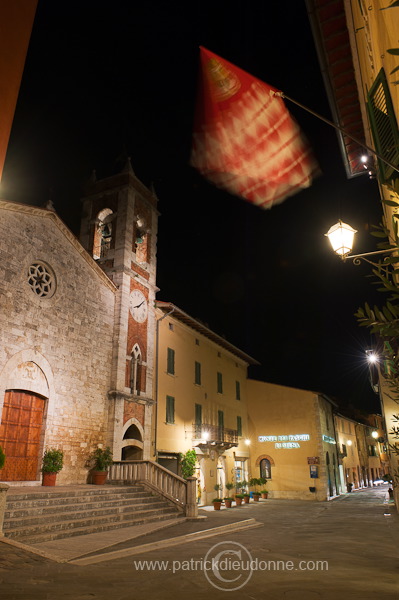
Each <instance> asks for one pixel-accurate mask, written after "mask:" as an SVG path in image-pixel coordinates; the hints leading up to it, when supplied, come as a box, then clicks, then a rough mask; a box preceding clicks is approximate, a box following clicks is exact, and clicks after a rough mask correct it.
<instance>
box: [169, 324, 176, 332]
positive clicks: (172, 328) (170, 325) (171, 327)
mask: <svg viewBox="0 0 399 600" xmlns="http://www.w3.org/2000/svg"><path fill="white" fill-rule="evenodd" d="M174 329H175V328H174V326H173V323H169V331H174Z"/></svg>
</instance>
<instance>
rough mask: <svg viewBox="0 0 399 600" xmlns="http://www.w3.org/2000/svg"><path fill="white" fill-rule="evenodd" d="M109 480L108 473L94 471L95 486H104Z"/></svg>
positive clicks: (92, 473) (92, 480) (93, 481)
mask: <svg viewBox="0 0 399 600" xmlns="http://www.w3.org/2000/svg"><path fill="white" fill-rule="evenodd" d="M106 480H107V471H92V472H91V482H92V483H93V484H94V485H104V483H105V482H106Z"/></svg>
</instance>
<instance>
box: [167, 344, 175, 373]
mask: <svg viewBox="0 0 399 600" xmlns="http://www.w3.org/2000/svg"><path fill="white" fill-rule="evenodd" d="M167 372H168V373H169V375H174V374H175V351H174V350H172V348H168V364H167Z"/></svg>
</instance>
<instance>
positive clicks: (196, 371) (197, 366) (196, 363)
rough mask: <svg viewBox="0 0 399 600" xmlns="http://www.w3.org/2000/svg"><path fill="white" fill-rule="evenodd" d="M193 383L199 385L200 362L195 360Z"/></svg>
mask: <svg viewBox="0 0 399 600" xmlns="http://www.w3.org/2000/svg"><path fill="white" fill-rule="evenodd" d="M194 383H195V384H196V385H201V363H199V362H197V361H195V372H194Z"/></svg>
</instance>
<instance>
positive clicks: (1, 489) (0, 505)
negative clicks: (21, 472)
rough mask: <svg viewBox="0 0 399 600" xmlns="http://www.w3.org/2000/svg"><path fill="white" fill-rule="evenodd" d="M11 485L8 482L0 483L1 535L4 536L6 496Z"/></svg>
mask: <svg viewBox="0 0 399 600" xmlns="http://www.w3.org/2000/svg"><path fill="white" fill-rule="evenodd" d="M8 489H9V486H8V485H7V484H6V483H0V537H3V536H4V533H3V521H4V513H5V510H6V497H7V492H8Z"/></svg>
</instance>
